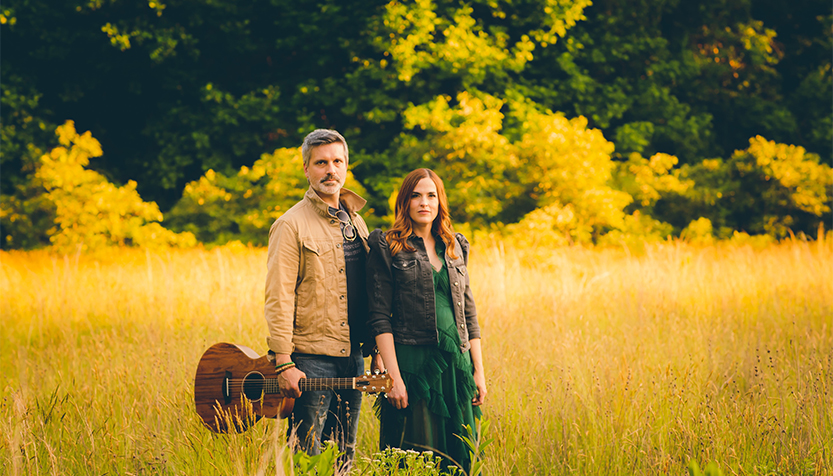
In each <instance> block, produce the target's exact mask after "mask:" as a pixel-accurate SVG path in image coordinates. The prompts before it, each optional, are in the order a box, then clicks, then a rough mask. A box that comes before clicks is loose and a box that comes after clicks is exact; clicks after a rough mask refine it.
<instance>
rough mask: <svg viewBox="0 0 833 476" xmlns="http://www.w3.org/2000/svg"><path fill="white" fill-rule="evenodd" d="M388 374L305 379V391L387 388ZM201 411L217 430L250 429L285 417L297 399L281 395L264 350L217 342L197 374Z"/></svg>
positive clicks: (197, 402) (207, 423) (196, 395)
mask: <svg viewBox="0 0 833 476" xmlns="http://www.w3.org/2000/svg"><path fill="white" fill-rule="evenodd" d="M391 385H392V382H391V379H390V377H389V376H387V375H384V374H382V375H369V374H368V375H364V376H361V377H354V378H309V379H301V381H300V382H299V386H300V388H301V391H308V390H324V389H332V390H342V389H356V390H359V391H362V392H368V393H380V392H381V393H384V392H386V391H387V390H388V389H390V387H391ZM194 403H195V405H196V410H197V414H198V415H199V416H200V418H201V419H202V422H203V424H204V425H205V426H206V428H208V429H209V430H211V431H213V432H216V433H228V432H229V431H235V432H243V431H246V430H247V429H248V428H249V427H250V426H252V425H253V424H254V423H255V422H257V421H258V420H260V419H261V418H262V417H266V418H286V417H287V416H289V414H290V413H292V408H293V405H294V403H295V400H294V399H292V398H285V397H283V396H282V395H281V394H280V388H279V387H278V382H277V378H275V364H274V363H273V362H272V361H270V360H269V358H268V357H267V356H266V355H263V356H258V355H257V353H256V352H255V351H253V350H252V349H250V348H248V347H244V346H242V345H235V344H228V343H219V344H214V345H212V346H211V347H209V348H208V350H206V351H205V353H204V354H203V356H202V358H201V359H200V363H199V364H198V365H197V373H196V375H195V377H194Z"/></svg>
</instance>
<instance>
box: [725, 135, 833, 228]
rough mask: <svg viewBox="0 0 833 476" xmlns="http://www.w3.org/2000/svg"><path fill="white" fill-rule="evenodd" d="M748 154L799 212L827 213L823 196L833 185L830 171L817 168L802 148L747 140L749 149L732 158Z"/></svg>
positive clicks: (818, 214)
mask: <svg viewBox="0 0 833 476" xmlns="http://www.w3.org/2000/svg"><path fill="white" fill-rule="evenodd" d="M746 153H748V154H751V155H752V157H754V159H755V163H756V165H757V166H758V167H760V168H761V170H762V171H763V172H764V174H766V176H767V177H772V178H774V179H776V180H778V181H779V182H780V183H781V185H783V186H784V187H785V188H787V189H788V190H789V191H790V196H791V198H792V200H793V203H794V204H795V205H796V206H797V207H798V208H799V209H801V210H803V211H805V212H809V213H812V214H813V215H816V216H821V215H822V214H823V213H827V212H829V211H830V206H829V205H828V203H829V201H830V197H829V196H828V194H827V192H828V190H829V189H830V186H831V185H833V169H831V168H830V167H829V166H827V165H825V164H819V161H818V156H815V155H814V154H807V153H806V150H805V149H804V148H803V147H800V146H795V145H787V144H778V143H776V142H775V141H767V140H766V139H764V138H763V137H761V136H755V137H753V138H752V139H749V149H747V150H746V151H738V152H736V153H735V155H736V156H740V155H744V154H746Z"/></svg>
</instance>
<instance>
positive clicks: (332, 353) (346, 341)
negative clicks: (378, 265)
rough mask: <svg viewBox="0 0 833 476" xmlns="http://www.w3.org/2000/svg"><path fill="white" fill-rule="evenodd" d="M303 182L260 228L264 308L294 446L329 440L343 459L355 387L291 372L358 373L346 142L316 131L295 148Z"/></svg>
mask: <svg viewBox="0 0 833 476" xmlns="http://www.w3.org/2000/svg"><path fill="white" fill-rule="evenodd" d="M301 155H302V156H303V159H304V174H305V175H306V177H307V180H308V181H309V184H310V188H309V190H307V192H306V194H305V195H304V198H303V199H302V200H301V201H300V202H298V203H297V204H295V206H293V207H292V208H291V209H289V210H288V211H287V212H286V213H285V214H284V215H283V216H281V217H280V218H278V220H276V221H275V223H274V224H272V228H271V229H270V230H269V253H268V261H267V273H266V305H265V316H266V323H267V325H268V328H269V337H267V339H266V340H267V343H268V345H269V351H270V354H272V353H274V356H275V366H276V372H278V377H277V378H278V383H279V385H280V388H281V392H282V393H283V395H284V396H286V397H292V398H296V399H297V400H296V401H295V407H294V410H293V412H292V416H291V420H290V430H291V429H292V428H293V427H295V426H297V429H296V431H297V433H296V434H297V437H298V443H299V446H300V447H301V448H302V449H303V450H304V451H306V452H307V453H308V454H311V455H314V454H318V453H319V452H320V449H321V440H322V437H323V438H336V440H335V441H336V442H337V443H338V444H339V448H340V449H341V450H343V451H344V452H345V453H346V457H347V461H348V462H349V461H352V457H353V452H354V449H355V445H356V432H357V430H358V420H359V410H360V408H361V393H360V392H359V391H358V390H338V391H333V390H326V391H305V392H303V393H302V392H301V390H300V389H299V387H298V380H299V379H301V378H344V377H355V376H359V375H361V374H362V373H363V372H364V360H363V356H362V351H361V345H360V343H361V342H365V341H370V340H371V339H370V338H369V337H367V336H366V332H365V321H366V319H367V295H366V292H365V275H364V272H365V271H364V270H365V257H366V254H367V250H368V248H367V236H368V231H367V225H366V224H365V223H364V220H362V218H361V217H360V216H359V215H358V214H357V213H356V212H357V211H358V210H360V209H361V208H362V207H363V206H364V205H365V203H366V202H365V200H364V199H362V198H361V197H359V196H358V195H357V194H355V193H353V192H351V191H350V190H347V189H344V188H342V187H343V185H344V180H345V179H346V177H347V163H348V150H347V141H345V140H344V137H342V136H341V134H339V133H338V132H336V131H333V130H326V129H317V130H315V131H313V132H311V133H310V134H309V135H307V137H306V138H305V139H304V143H303V145H302V146H301Z"/></svg>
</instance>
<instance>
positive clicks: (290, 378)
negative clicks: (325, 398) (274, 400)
mask: <svg viewBox="0 0 833 476" xmlns="http://www.w3.org/2000/svg"><path fill="white" fill-rule="evenodd" d="M306 377H307V374H305V373H304V372H301V371H300V370H298V369H297V368H295V367H292V368H291V369H288V370H284V371H283V372H281V373H279V374H278V387H279V388H280V389H281V395H283V396H284V397H289V398H298V397H300V396H301V389H300V388H299V387H298V380H300V379H302V378H306Z"/></svg>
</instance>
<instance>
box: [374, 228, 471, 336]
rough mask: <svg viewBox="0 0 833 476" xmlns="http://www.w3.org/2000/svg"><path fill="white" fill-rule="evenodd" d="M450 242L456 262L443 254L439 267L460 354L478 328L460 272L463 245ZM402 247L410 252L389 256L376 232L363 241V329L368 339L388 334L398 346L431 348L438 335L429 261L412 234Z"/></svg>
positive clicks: (466, 277)
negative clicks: (366, 251) (406, 246)
mask: <svg viewBox="0 0 833 476" xmlns="http://www.w3.org/2000/svg"><path fill="white" fill-rule="evenodd" d="M437 240H440V238H439V237H437ZM455 242H456V243H455V245H456V249H455V251H456V253H455V254H456V255H457V258H456V259H455V258H451V257H450V256H449V255H448V253H446V254H445V264H446V268H447V269H448V278H449V281H450V284H451V298H452V301H451V304H452V306H453V307H454V319H455V321H456V323H457V333H458V334H459V335H460V343H461V345H460V351H461V352H465V351H467V350H468V349H469V348H470V347H471V344H469V339H477V338H479V337H480V326H479V325H478V324H477V310H476V309H475V307H474V298H473V297H472V294H471V288H470V287H469V273H468V271H467V270H466V263H467V262H468V255H469V242H468V240H466V237H464V236H463V235H461V234H460V233H457V235H456V240H455ZM408 243H409V244H410V245H411V246H412V247H414V249H415V250H416V251H406V250H402V251H400V252H399V253H397V254H396V256H393V257H391V255H390V248H389V247H388V242H387V241H386V240H385V233H384V232H383V231H382V230H379V229H377V230H374V231H373V233H371V234H370V236H369V237H368V238H367V244H368V246H369V247H370V254H368V255H367V270H366V271H367V293H368V298H369V299H368V300H369V302H368V307H369V308H370V309H369V310H370V317H369V321H368V328H369V329H370V332H371V334H372V335H373V336H377V335H379V334H384V333H392V334H393V340H394V342H396V343H399V344H408V345H436V344H437V343H438V341H439V336H438V334H437V316H436V312H435V307H434V278H433V275H432V272H431V262H430V261H429V260H428V254H427V253H426V251H425V242H424V241H423V240H422V238H420V237H418V236H413V235H412V236H411V237H409V238H408Z"/></svg>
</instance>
